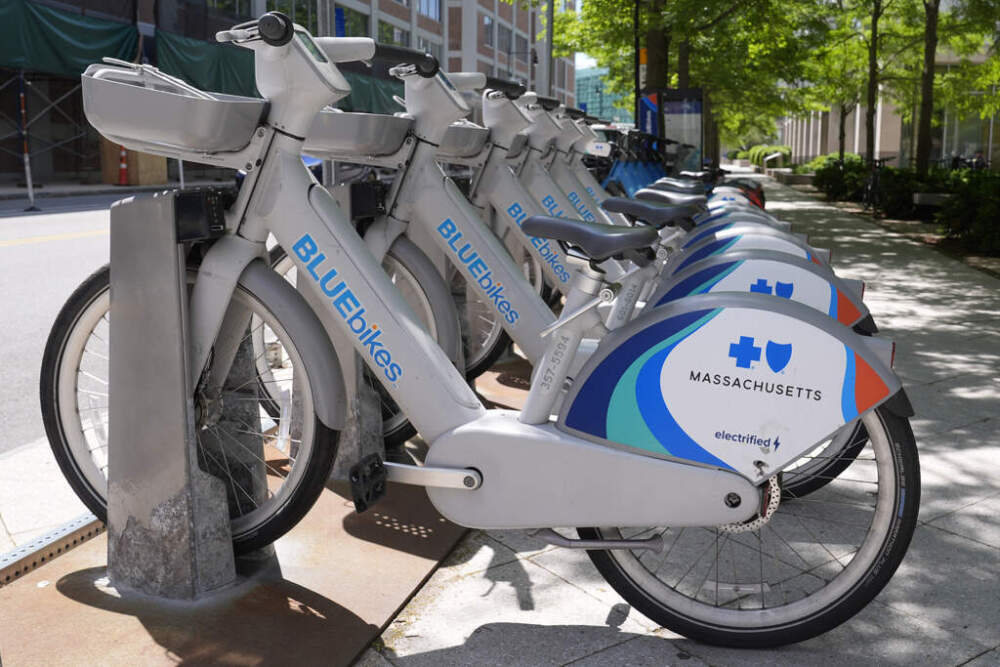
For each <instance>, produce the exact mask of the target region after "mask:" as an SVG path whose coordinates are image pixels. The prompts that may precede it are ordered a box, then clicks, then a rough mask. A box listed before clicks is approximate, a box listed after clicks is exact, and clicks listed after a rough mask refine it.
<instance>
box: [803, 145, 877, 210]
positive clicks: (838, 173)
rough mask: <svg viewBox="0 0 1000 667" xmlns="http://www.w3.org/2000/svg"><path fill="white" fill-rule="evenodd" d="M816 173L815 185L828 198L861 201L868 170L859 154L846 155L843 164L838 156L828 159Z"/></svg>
mask: <svg viewBox="0 0 1000 667" xmlns="http://www.w3.org/2000/svg"><path fill="white" fill-rule="evenodd" d="M815 174H816V175H815V177H814V178H813V186H815V187H816V189H818V190H819V191H820V192H822V193H823V194H825V195H826V198H827V199H829V200H831V201H834V200H838V199H846V200H849V201H861V196H862V195H863V194H864V191H865V182H866V181H867V180H868V171H867V169H866V168H865V164H864V162H862V161H861V158H859V157H858V156H857V155H851V154H847V155H845V156H844V164H843V165H841V164H840V163H839V162H838V161H837V159H836V158H834V159H833V160H827V161H826V163H825V164H824V165H823V166H822V167H819V168H817V169H816V171H815Z"/></svg>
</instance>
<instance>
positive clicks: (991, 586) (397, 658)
mask: <svg viewBox="0 0 1000 667" xmlns="http://www.w3.org/2000/svg"><path fill="white" fill-rule="evenodd" d="M767 185H768V209H769V210H770V211H772V212H775V213H778V214H779V215H780V217H782V218H783V219H786V220H789V221H791V222H793V223H794V224H795V229H796V231H802V232H807V233H809V236H810V242H811V243H813V244H814V245H816V246H821V247H830V248H832V249H833V250H834V255H833V257H834V264H835V266H836V267H837V270H838V273H839V274H840V275H842V276H843V277H847V278H860V279H864V280H865V281H866V282H867V290H866V294H865V301H866V302H867V303H868V305H869V307H870V308H871V310H872V312H873V314H874V315H875V319H876V322H878V324H879V327H880V329H881V330H882V332H883V335H885V336H888V337H891V338H894V339H895V340H896V343H897V355H896V364H895V367H896V370H897V371H898V372H899V374H900V375H901V376H902V377H903V381H904V385H905V386H906V388H907V391H908V394H909V396H910V400H911V401H912V402H913V405H914V408H915V410H916V412H917V416H916V417H915V418H914V419H913V420H912V425H913V429H914V432H915V434H916V437H917V443H918V446H919V448H920V452H921V467H922V478H923V495H922V507H921V514H920V523H919V525H918V528H917V530H916V533H915V535H914V538H913V542H912V544H911V546H910V550H909V553H908V554H907V557H906V559H905V560H904V561H903V564H902V565H901V566H900V568H899V570H898V571H897V573H896V575H895V577H894V578H893V580H892V581H891V582H890V583H889V585H888V586H887V587H886V589H885V590H884V591H883V592H882V594H881V595H880V596H879V597H878V598H877V599H876V600H875V601H874V602H873V603H872V604H870V605H869V606H868V607H867V608H866V609H865V610H863V611H862V612H861V613H860V614H858V615H857V616H855V617H854V618H853V619H852V620H850V621H848V622H847V623H845V624H844V625H842V626H840V627H838V628H836V629H835V630H833V631H831V632H829V633H827V634H826V635H823V636H820V637H818V638H815V639H812V640H810V641H807V642H803V643H801V644H797V645H793V646H787V647H784V648H782V649H780V650H770V651H736V650H726V649H720V648H716V647H710V646H705V645H701V644H697V643H695V642H692V641H689V640H686V639H683V638H681V637H678V636H677V635H675V634H673V633H671V632H669V631H667V630H665V629H662V628H657V627H656V625H655V624H654V623H652V622H651V621H649V620H648V619H646V618H645V617H643V616H642V615H641V614H639V613H638V612H636V611H634V610H632V609H631V608H630V607H629V605H627V604H626V603H625V602H624V601H623V600H622V599H621V598H619V597H618V596H617V594H615V592H614V591H612V590H611V589H610V587H609V586H608V585H607V584H606V583H605V582H604V581H603V580H602V579H601V578H600V577H599V576H598V575H597V572H596V570H595V569H594V568H593V567H592V565H591V564H590V561H589V560H588V559H587V556H586V555H585V554H584V553H583V552H580V551H570V550H565V549H556V548H553V547H549V546H547V545H545V544H544V543H541V542H539V541H536V540H533V539H531V538H528V537H526V536H524V535H523V534H521V533H515V532H505V531H489V532H483V531H473V532H471V533H470V534H469V536H468V537H467V538H466V539H465V541H464V542H463V543H462V544H461V545H460V546H459V547H458V548H457V549H456V550H455V552H454V553H452V554H451V556H450V557H449V558H448V559H447V560H446V561H445V562H444V563H443V564H442V567H441V568H440V569H439V570H438V571H437V572H436V573H435V574H434V576H432V577H431V579H430V580H429V581H428V582H427V584H426V585H425V586H424V588H423V589H422V590H421V591H420V593H418V594H417V595H416V596H415V597H414V598H413V599H412V600H411V602H410V603H409V604H408V605H407V606H406V607H405V608H404V609H403V610H402V612H400V614H399V616H398V617H397V618H396V620H395V621H394V622H393V623H392V624H391V625H390V626H389V628H388V629H387V630H386V632H385V633H383V635H382V637H381V641H379V642H376V643H375V645H374V646H373V648H372V649H369V650H368V652H366V654H365V655H364V656H363V658H362V659H361V660H360V661H359V664H361V665H364V666H365V667H375V666H379V667H386V666H387V665H401V666H406V667H411V666H417V665H428V666H434V667H437V666H441V665H469V664H476V665H515V664H516V665H565V664H569V663H573V664H574V665H576V664H579V665H667V664H670V665H685V666H691V665H704V664H711V665H772V664H795V665H803V664H806V665H843V664H891V665H935V666H937V665H956V666H957V665H974V666H975V667H986V666H987V665H1000V577H998V573H1000V463H998V462H1000V432H998V430H1000V280H997V279H995V278H992V277H990V276H988V275H985V274H983V273H980V272H978V271H976V270H974V269H972V268H970V267H968V266H966V265H964V264H962V263H960V262H958V261H955V260H953V259H950V258H948V257H947V256H945V255H943V254H940V253H938V252H936V251H934V250H932V249H930V248H928V247H926V246H924V245H922V244H920V243H917V242H915V241H911V240H909V239H906V238H905V237H902V236H900V235H898V234H894V233H892V232H889V231H887V230H884V229H881V228H880V227H877V226H876V225H874V224H873V223H872V222H870V221H869V220H867V219H865V218H863V217H860V216H856V215H852V214H850V213H845V212H843V211H840V210H837V209H836V208H834V207H832V206H828V205H826V204H823V203H820V202H817V201H815V200H814V199H810V198H808V197H806V196H804V195H802V194H800V193H798V192H796V191H794V190H793V189H791V188H788V187H785V186H781V185H778V184H776V183H774V182H773V181H770V180H768V181H767Z"/></svg>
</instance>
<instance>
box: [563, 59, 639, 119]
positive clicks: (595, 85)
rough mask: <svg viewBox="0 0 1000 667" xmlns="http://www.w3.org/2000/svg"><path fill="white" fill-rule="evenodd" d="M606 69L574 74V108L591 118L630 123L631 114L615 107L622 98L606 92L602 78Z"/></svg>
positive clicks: (582, 71)
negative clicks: (584, 112)
mask: <svg viewBox="0 0 1000 667" xmlns="http://www.w3.org/2000/svg"><path fill="white" fill-rule="evenodd" d="M607 75H608V68H607V67H588V68H586V69H580V70H577V72H576V106H578V107H579V108H581V109H583V110H584V111H586V112H587V113H588V114H590V115H591V116H597V117H598V118H600V119H602V120H609V121H612V122H615V123H632V122H633V121H634V119H633V115H634V114H633V113H632V112H631V111H626V110H625V109H622V108H620V107H617V106H615V104H617V103H618V102H619V101H620V100H621V98H622V96H621V95H616V94H614V93H611V92H608V90H607V88H606V86H605V83H604V77H606V76H607Z"/></svg>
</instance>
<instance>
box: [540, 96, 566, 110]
mask: <svg viewBox="0 0 1000 667" xmlns="http://www.w3.org/2000/svg"><path fill="white" fill-rule="evenodd" d="M535 101H536V102H538V104H540V105H541V106H542V108H543V109H545V110H546V111H553V110H554V109H557V108H558V107H559V105H560V104H562V102H560V101H559V100H557V99H556V98H554V97H542V96H541V95H539V96H538V98H537V99H536V100H535Z"/></svg>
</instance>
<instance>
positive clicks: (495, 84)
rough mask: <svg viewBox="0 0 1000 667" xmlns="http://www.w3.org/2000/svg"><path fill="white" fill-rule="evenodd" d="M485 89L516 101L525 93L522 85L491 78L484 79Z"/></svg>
mask: <svg viewBox="0 0 1000 667" xmlns="http://www.w3.org/2000/svg"><path fill="white" fill-rule="evenodd" d="M486 87H487V88H489V89H490V90H498V91H500V92H501V93H503V94H504V95H506V96H507V99H509V100H516V99H517V98H519V97H521V95H524V93H525V92H526V91H527V89H526V88H525V87H524V84H523V83H518V82H517V81H509V80H507V79H497V78H495V77H492V76H488V77H486Z"/></svg>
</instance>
